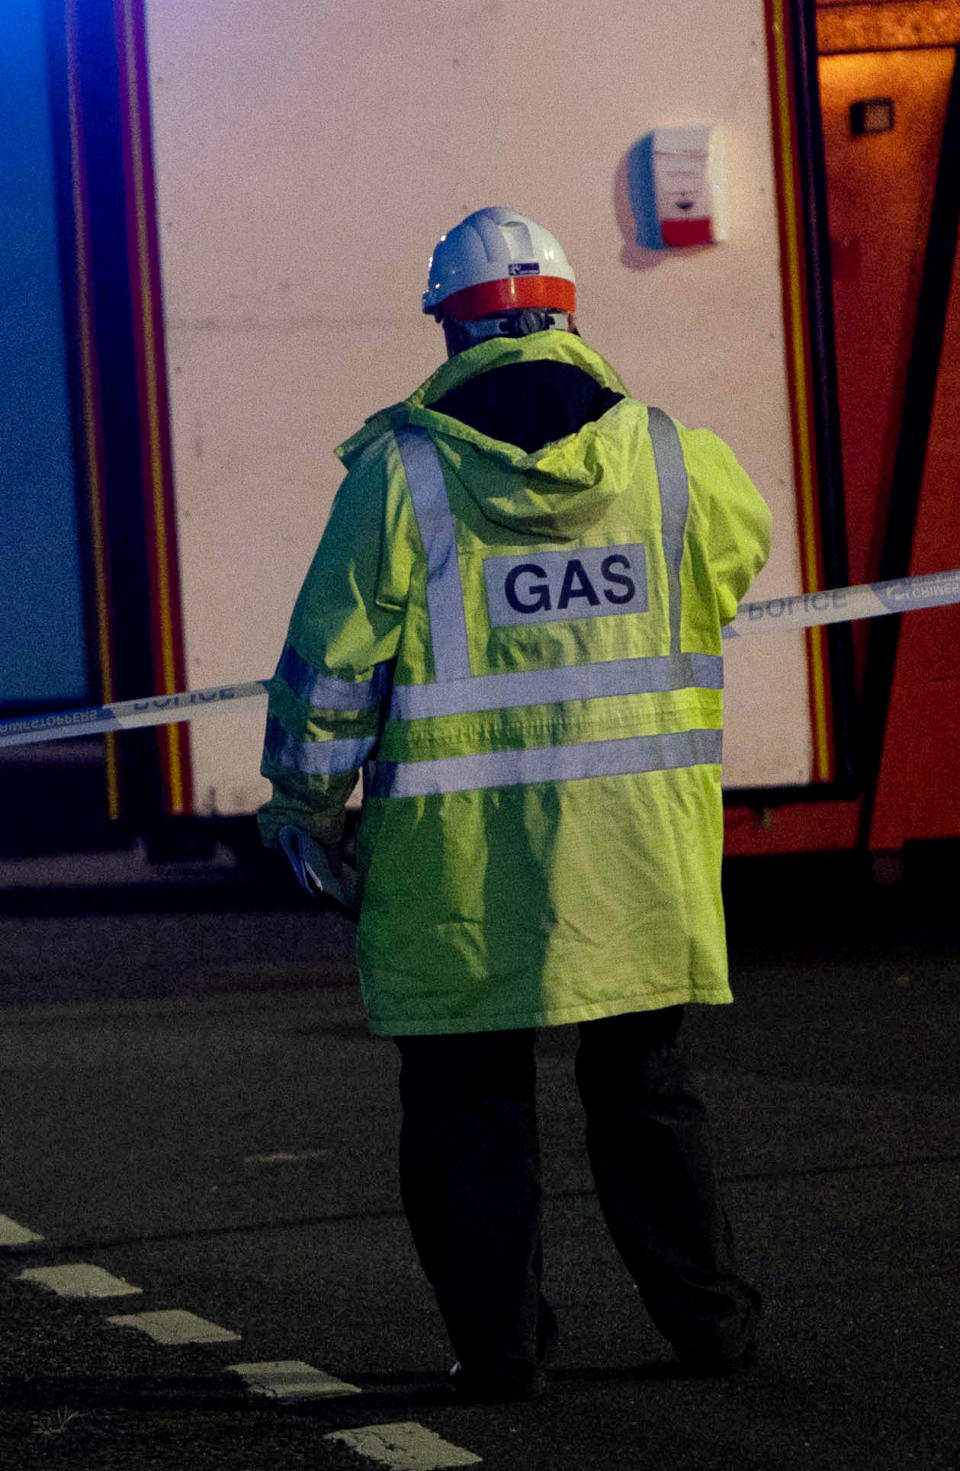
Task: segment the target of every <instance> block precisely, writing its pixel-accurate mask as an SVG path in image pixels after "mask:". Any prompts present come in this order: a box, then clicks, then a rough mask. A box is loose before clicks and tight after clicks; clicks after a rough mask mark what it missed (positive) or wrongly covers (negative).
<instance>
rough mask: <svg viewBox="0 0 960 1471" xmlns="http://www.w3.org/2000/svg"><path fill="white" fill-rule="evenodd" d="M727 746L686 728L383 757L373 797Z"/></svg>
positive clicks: (588, 771)
mask: <svg viewBox="0 0 960 1471" xmlns="http://www.w3.org/2000/svg"><path fill="white" fill-rule="evenodd" d="M722 747H723V734H722V732H721V731H719V730H682V731H675V732H672V733H670V734H668V735H647V736H628V737H626V738H625V739H621V740H613V741H583V742H580V743H579V744H577V745H573V746H541V747H537V748H535V749H534V750H529V751H492V752H487V753H484V754H483V755H477V756H447V757H442V758H441V759H440V760H438V761H404V762H399V761H378V762H377V764H376V768H375V772H374V777H373V784H372V792H371V796H374V797H430V796H435V795H439V794H440V793H442V792H473V791H479V790H481V789H483V788H486V787H514V786H530V785H532V784H533V783H534V782H546V781H580V780H582V779H584V778H585V777H591V776H629V775H633V774H635V773H639V772H647V771H670V770H676V769H678V768H680V767H688V766H706V765H718V764H719V762H720V759H721V753H722Z"/></svg>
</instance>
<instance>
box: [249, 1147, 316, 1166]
mask: <svg viewBox="0 0 960 1471" xmlns="http://www.w3.org/2000/svg"><path fill="white" fill-rule="evenodd" d="M331 1153H332V1151H331V1150H329V1149H304V1150H301V1152H300V1153H299V1154H288V1153H287V1152H286V1151H281V1152H280V1153H278V1154H248V1155H247V1156H246V1158H245V1159H244V1161H243V1162H244V1164H245V1165H295V1164H300V1162H301V1161H302V1160H310V1159H329V1157H330V1155H331Z"/></svg>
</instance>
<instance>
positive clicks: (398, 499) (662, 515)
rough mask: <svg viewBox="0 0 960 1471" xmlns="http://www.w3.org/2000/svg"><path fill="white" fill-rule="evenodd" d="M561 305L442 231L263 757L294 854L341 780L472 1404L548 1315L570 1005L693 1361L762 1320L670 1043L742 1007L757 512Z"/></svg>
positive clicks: (333, 818)
mask: <svg viewBox="0 0 960 1471" xmlns="http://www.w3.org/2000/svg"><path fill="white" fill-rule="evenodd" d="M575 305H576V301H575V284H574V276H573V272H572V270H571V268H570V266H569V264H568V262H567V259H566V257H565V255H564V253H563V251H562V249H561V248H560V246H559V244H558V243H557V241H556V240H555V239H554V237H553V236H552V235H551V234H550V233H549V232H548V231H547V230H545V229H544V228H543V227H542V226H539V225H537V224H536V223H535V222H534V221H532V220H530V219H527V218H525V217H524V216H523V215H520V214H517V213H516V212H514V211H513V210H508V209H502V208H488V209H481V210H478V211H477V212H476V213H474V214H471V215H469V216H468V217H467V218H466V219H465V220H464V221H463V222H462V223H461V224H460V225H458V226H457V227H456V228H455V229H452V230H451V231H450V232H449V233H448V234H447V235H445V236H444V237H443V238H442V240H441V241H440V243H439V244H438V245H437V247H436V250H435V251H434V254H433V256H432V258H431V262H430V271H429V280H428V287H427V291H426V293H425V295H424V302H423V307H424V311H426V312H429V313H431V314H432V315H434V316H435V317H436V318H437V320H438V321H440V323H441V324H442V326H443V329H444V334H445V339H446V345H447V351H448V359H447V361H446V362H445V363H444V364H443V365H442V366H441V367H440V368H439V369H438V371H437V372H436V373H434V374H433V376H432V377H431V378H429V379H428V380H427V382H426V383H424V384H423V385H422V387H420V388H418V389H417V390H416V392H415V393H413V394H411V395H410V397H409V398H407V399H405V400H404V401H403V402H402V403H399V404H396V405H394V406H393V407H392V408H388V409H385V410H384V411H382V412H381V413H378V414H375V415H374V416H373V417H372V418H370V419H368V420H367V422H366V423H365V425H364V426H363V428H362V429H361V430H360V431H359V433H357V434H355V435H354V436H353V437H352V438H351V439H349V440H347V442H346V443H345V444H343V445H341V446H340V448H339V449H338V451H337V453H338V454H339V456H340V457H341V459H342V460H343V462H344V464H345V465H346V467H347V475H346V478H345V479H344V481H343V483H342V485H341V487H340V490H339V492H338V494H337V497H336V500H335V502H334V506H333V510H332V513H331V516H330V520H329V523H328V525H327V528H326V530H325V532H324V534H323V538H322V541H321V543H320V546H319V548H318V550H317V552H316V555H315V557H314V560H313V563H312V566H311V567H310V570H309V572H308V573H307V577H306V580H305V582H304V584H303V588H302V590H301V592H300V595H299V598H298V600H297V603H296V606H295V608H294V611H293V616H292V619H291V622H290V628H289V635H288V639H287V642H286V645H285V647H284V649H283V652H282V655H281V658H280V663H279V667H278V669H277V673H276V676H275V677H274V679H273V681H272V684H271V689H270V705H269V713H268V720H267V733H266V742H265V750H264V757H263V767H262V770H263V773H264V775H265V776H267V777H268V778H269V779H270V781H271V782H272V784H273V796H272V798H271V800H270V801H269V802H267V803H266V805H265V806H264V807H263V808H262V809H261V811H260V814H259V821H260V827H261V832H262V836H263V839H264V841H265V842H266V843H267V844H268V845H270V846H276V845H278V844H279V843H280V842H281V841H283V844H284V846H285V847H286V848H287V851H288V853H290V854H291V855H292V856H295V857H296V855H299V861H300V867H301V876H303V866H302V855H303V853H304V852H305V851H308V850H312V852H313V853H314V854H315V855H317V854H319V855H326V857H327V859H328V860H329V862H330V863H331V864H333V865H334V868H336V865H337V862H338V860H337V852H338V844H339V842H340V840H341V838H342V835H343V831H344V813H345V807H346V803H347V799H348V797H349V795H350V793H351V791H352V789H353V788H354V786H355V785H356V783H357V781H358V779H359V778H360V774H361V772H362V781H363V809H362V817H361V821H360V826H359V833H358V840H357V879H356V881H357V887H358V907H359V924H358V932H357V957H358V963H359V971H360V978H361V984H362V989H363V998H364V1003H365V1006H366V1010H367V1014H368V1017H369V1023H370V1027H371V1030H372V1031H373V1032H374V1033H378V1034H382V1035H386V1036H391V1037H393V1038H394V1039H395V1040H396V1043H397V1045H398V1047H399V1049H400V1053H401V1073H400V1092H401V1101H402V1112H403V1120H402V1128H401V1139H400V1178H401V1189H402V1195H403V1202H404V1207H405V1210H406V1213H407V1217H408V1220H409V1223H410V1227H411V1230H412V1234H413V1239H414V1242H415V1245H416V1248H417V1251H418V1253H419V1256H420V1259H421V1261H422V1264H423V1267H424V1270H425V1272H426V1274H427V1277H428V1278H429V1280H430V1282H431V1284H432V1286H433V1289H434V1291H435V1293H436V1297H437V1302H438V1305H439V1308H440V1312H441V1314H442V1316H443V1319H444V1323H445V1325H446V1328H447V1330H448V1332H449V1335H450V1339H451V1341H452V1344H453V1348H454V1352H455V1354H456V1357H457V1360H458V1362H457V1364H456V1365H455V1366H454V1369H453V1370H452V1371H451V1375H450V1378H449V1392H450V1393H452V1394H455V1395H458V1396H461V1397H462V1398H464V1399H468V1400H490V1401H496V1400H508V1399H517V1398H528V1397H530V1396H533V1395H535V1394H538V1393H539V1392H540V1391H541V1390H542V1388H543V1387H544V1383H545V1371H544V1364H545V1361H546V1359H547V1357H548V1355H549V1352H550V1350H551V1348H552V1347H553V1344H554V1341H555V1338H556V1334H557V1324H556V1318H555V1315H554V1313H553V1310H552V1309H551V1307H550V1305H549V1304H548V1303H547V1301H546V1299H545V1298H544V1296H543V1293H542V1290H541V1241H540V1208H541V1186H540V1170H539V1155H538V1139H537V1121H536V1113H535V1105H534V1087H535V1067H534V1047H535V1037H536V1028H538V1027H545V1026H558V1025H564V1024H570V1023H577V1024H578V1026H579V1050H578V1053H577V1060H576V1078H577V1083H578V1086H579V1090H580V1095H581V1097H582V1100H583V1105H584V1110H585V1114H586V1131H587V1146H588V1151H589V1157H590V1163H591V1166H592V1169H593V1175H594V1179H595V1182H596V1187H597V1192H598V1196H599V1200H600V1204H601V1207H602V1209H603V1213H604V1217H605V1219H606V1222H607V1225H608V1227H609V1229H610V1232H611V1234H612V1237H613V1240H614V1241H615V1243H616V1245H617V1247H618V1249H619V1251H620V1253H621V1255H622V1257H623V1260H624V1262H625V1263H626V1265H627V1268H628V1270H629V1272H630V1273H631V1275H632V1277H633V1279H634V1281H635V1283H636V1285H637V1288H638V1289H639V1293H640V1295H641V1297H642V1300H643V1303H644V1304H645V1306H646V1308H647V1311H648V1312H649V1313H650V1315H651V1317H652V1319H653V1322H654V1323H655V1324H656V1326H657V1328H658V1329H659V1330H660V1331H661V1332H662V1333H663V1334H664V1336H665V1337H666V1338H667V1339H668V1340H669V1342H670V1343H671V1344H672V1346H673V1349H674V1351H675V1353H676V1355H677V1357H678V1359H679V1360H680V1363H681V1365H683V1366H686V1368H687V1369H689V1371H690V1372H693V1373H724V1372H729V1371H731V1370H735V1369H740V1368H743V1367H746V1366H748V1365H749V1364H750V1363H751V1362H752V1360H753V1357H754V1354H755V1337H756V1327H757V1320H758V1316H759V1311H760V1295H759V1293H758V1292H757V1291H756V1290H755V1289H754V1288H753V1287H752V1286H750V1285H749V1284H748V1283H747V1282H745V1281H744V1280H743V1279H742V1278H741V1276H740V1275H739V1272H738V1269H737V1265H736V1262H735V1258H734V1250H733V1242H732V1236H731V1230H730V1225H729V1222H728V1219H727V1216H726V1212H725V1210H724V1207H723V1204H722V1201H721V1198H720V1194H719V1188H718V1183H717V1173H716V1165H715V1161H714V1153H713V1146H712V1143H711V1138H710V1132H709V1127H708V1123H707V1120H706V1117H705V1110H704V1106H703V1103H702V1102H701V1100H700V1098H699V1097H698V1095H697V1093H696V1091H695V1089H694V1086H693V1084H692V1083H691V1080H690V1077H689V1075H688V1072H687V1068H686V1062H685V1057H684V1053H683V1049H682V1045H681V1041H680V1037H679V1031H680V1025H681V1021H682V1018H683V1015H684V1009H685V1007H686V1006H687V1005H688V1004H690V1003H693V1002H704V1003H708V1004H717V1003H720V1004H722V1003H725V1002H729V1001H730V1000H731V999H732V998H731V994H730V989H729V985H728V980H727V960H726V946H725V938H724V924H723V909H722V903H721V894H720V865H721V849H722V837H723V821H722V805H721V787H720V762H721V739H722V735H721V730H722V721H723V693H722V685H723V661H722V652H721V628H722V626H723V625H724V624H725V623H728V622H730V621H731V620H732V619H733V618H734V616H735V614H736V611H737V604H738V602H739V600H740V599H741V598H742V597H743V595H744V593H745V592H746V590H747V588H748V587H749V585H750V583H751V581H752V579H753V577H754V576H755V575H756V573H757V572H758V571H759V569H760V568H761V567H762V566H763V564H764V561H765V559H766V556H767V553H768V548H769V525H770V516H769V511H768V509H767V507H766V505H765V503H764V502H763V500H762V499H761V497H760V495H759V494H758V492H757V491H756V489H755V488H754V486H753V485H752V483H751V481H750V480H749V478H748V477H747V475H746V474H745V472H744V471H743V470H742V469H741V467H740V465H739V464H738V463H737V460H736V459H735V457H734V455H733V453H732V452H731V450H730V449H729V448H728V446H727V445H726V444H725V443H724V442H723V441H722V440H720V439H718V438H717V436H716V435H715V434H713V433H711V432H710V431H709V430H706V429H687V428H685V427H684V426H683V425H681V424H678V423H677V422H676V421H675V420H673V419H671V418H670V417H668V415H667V414H666V413H664V412H663V411H662V410H660V409H656V408H650V407H648V406H647V405H646V404H643V403H640V402H638V401H637V400H636V399H634V398H632V397H631V396H630V394H629V392H628V390H627V389H626V387H625V386H624V384H623V382H622V381H621V379H620V378H619V376H618V375H617V373H616V372H615V371H614V370H613V368H612V367H610V365H609V364H608V363H607V362H605V361H604V359H603V358H602V357H600V356H599V354H598V353H596V352H594V351H593V349H592V348H590V347H588V346H587V345H586V343H585V342H584V341H583V340H582V339H581V338H580V336H579V334H578V333H577V331H576V327H575V324H574V318H573V313H574V310H575ZM281 834H283V839H281ZM291 836H292V839H293V843H292V844H291ZM298 843H299V844H300V845H302V846H300V847H298V846H297V844H298ZM312 845H317V846H315V847H312ZM339 871H340V872H341V873H343V872H345V870H342V869H340V870H339Z"/></svg>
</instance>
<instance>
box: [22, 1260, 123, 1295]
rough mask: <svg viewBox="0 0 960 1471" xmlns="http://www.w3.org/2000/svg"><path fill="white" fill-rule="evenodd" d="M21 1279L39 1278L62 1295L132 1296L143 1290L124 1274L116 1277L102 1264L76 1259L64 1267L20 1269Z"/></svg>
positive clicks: (40, 1283)
mask: <svg viewBox="0 0 960 1471" xmlns="http://www.w3.org/2000/svg"><path fill="white" fill-rule="evenodd" d="M19 1280H20V1281H21V1282H37V1283H39V1285H40V1286H41V1287H47V1288H49V1289H50V1291H51V1292H56V1293H59V1295H60V1296H61V1297H130V1296H132V1295H133V1294H134V1293H137V1292H142V1291H143V1288H142V1287H133V1286H132V1285H131V1284H130V1283H129V1282H124V1280H123V1278H122V1277H113V1276H111V1275H110V1273H109V1272H105V1271H104V1270H103V1268H102V1267H93V1266H90V1265H89V1264H88V1263H86V1262H75V1263H73V1264H72V1265H71V1266H64V1267H28V1268H27V1270H26V1271H25V1272H21V1273H20V1278H19Z"/></svg>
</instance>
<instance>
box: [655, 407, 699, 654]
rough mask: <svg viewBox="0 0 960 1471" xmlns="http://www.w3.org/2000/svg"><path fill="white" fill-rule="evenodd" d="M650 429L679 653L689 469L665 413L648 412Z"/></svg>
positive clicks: (673, 647) (674, 648) (673, 641)
mask: <svg viewBox="0 0 960 1471" xmlns="http://www.w3.org/2000/svg"><path fill="white" fill-rule="evenodd" d="M647 416H648V428H649V430H650V438H651V440H652V441H653V457H654V460H655V461H656V466H657V481H658V483H659V487H660V514H661V522H662V538H663V556H664V561H665V562H666V567H667V594H668V598H669V606H670V652H671V653H672V654H679V652H680V614H681V601H680V564H681V562H682V561H683V543H684V536H685V534H686V528H687V513H688V510H689V507H690V487H689V484H688V482H687V467H686V465H685V464H684V460H683V449H682V446H681V444H680V435H679V433H678V431H677V426H676V424H675V423H674V422H673V420H672V419H671V418H670V416H669V415H668V414H665V413H664V412H663V410H662V409H655V408H650V409H648V410H647Z"/></svg>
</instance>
